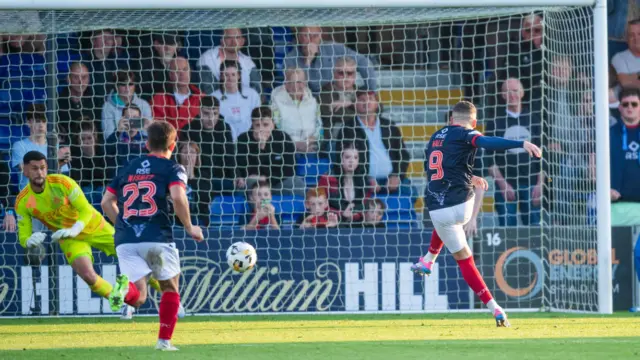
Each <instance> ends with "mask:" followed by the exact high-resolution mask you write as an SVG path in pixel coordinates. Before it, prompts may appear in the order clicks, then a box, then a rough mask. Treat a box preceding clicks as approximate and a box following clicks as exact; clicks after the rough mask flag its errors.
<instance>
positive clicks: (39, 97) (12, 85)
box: [3, 80, 47, 112]
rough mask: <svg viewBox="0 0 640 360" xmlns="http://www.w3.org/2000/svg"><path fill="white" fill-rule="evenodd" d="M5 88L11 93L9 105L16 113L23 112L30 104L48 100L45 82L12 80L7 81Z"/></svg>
mask: <svg viewBox="0 0 640 360" xmlns="http://www.w3.org/2000/svg"><path fill="white" fill-rule="evenodd" d="M3 88H4V89H5V90H8V91H9V104H10V105H11V109H12V110H13V111H16V112H23V111H24V110H25V109H26V108H27V106H28V104H30V103H41V102H44V101H45V100H46V99H47V90H46V85H45V83H44V81H38V80H22V81H21V80H10V81H5V83H4V86H3Z"/></svg>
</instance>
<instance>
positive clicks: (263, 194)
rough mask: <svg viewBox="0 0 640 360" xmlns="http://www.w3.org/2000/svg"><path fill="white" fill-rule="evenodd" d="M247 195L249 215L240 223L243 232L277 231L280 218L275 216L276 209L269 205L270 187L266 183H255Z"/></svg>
mask: <svg viewBox="0 0 640 360" xmlns="http://www.w3.org/2000/svg"><path fill="white" fill-rule="evenodd" d="M250 189H251V192H250V193H249V199H248V200H249V206H251V213H250V214H249V213H248V214H246V215H245V216H244V219H243V220H242V223H241V224H240V225H244V226H243V229H245V230H262V229H273V230H279V229H280V223H281V222H282V221H281V219H280V217H279V216H278V215H276V209H275V208H274V207H273V205H271V187H270V186H269V183H268V182H266V181H258V182H255V183H254V184H253V185H252V186H251V188H250Z"/></svg>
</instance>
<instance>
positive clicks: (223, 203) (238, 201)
mask: <svg viewBox="0 0 640 360" xmlns="http://www.w3.org/2000/svg"><path fill="white" fill-rule="evenodd" d="M245 204H246V200H245V198H244V196H216V197H215V198H214V199H213V202H212V203H211V223H212V224H218V225H233V224H236V223H238V220H239V219H240V215H242V214H244V213H245V211H246V210H245Z"/></svg>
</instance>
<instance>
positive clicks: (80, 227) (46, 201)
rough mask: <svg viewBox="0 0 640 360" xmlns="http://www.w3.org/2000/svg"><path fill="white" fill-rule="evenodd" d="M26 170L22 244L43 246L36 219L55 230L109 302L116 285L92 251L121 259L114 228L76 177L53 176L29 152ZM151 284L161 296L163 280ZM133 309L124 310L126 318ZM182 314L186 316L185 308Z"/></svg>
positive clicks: (20, 202)
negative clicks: (101, 272)
mask: <svg viewBox="0 0 640 360" xmlns="http://www.w3.org/2000/svg"><path fill="white" fill-rule="evenodd" d="M22 171H23V173H24V176H25V177H26V178H27V179H29V184H27V186H25V188H24V189H23V190H22V191H21V192H20V193H19V194H18V197H17V198H16V205H15V208H16V213H17V215H18V239H19V241H20V245H21V246H22V247H24V248H27V249H28V250H29V249H33V248H37V247H42V246H43V243H44V241H45V239H46V237H47V235H46V234H45V233H44V232H35V233H34V232H33V225H32V220H33V219H34V218H35V219H37V220H39V221H40V222H41V223H42V224H44V225H45V226H46V227H47V228H48V229H49V230H51V231H53V235H51V239H52V240H53V241H54V242H58V244H59V245H60V249H61V250H62V252H63V253H64V256H65V258H66V260H67V262H68V263H69V265H71V267H72V268H73V270H74V271H75V272H76V273H77V274H78V275H79V276H80V277H81V278H82V280H83V281H84V282H85V283H87V285H89V288H90V289H91V291H93V292H94V293H96V294H98V295H100V296H101V297H103V298H105V299H108V298H109V295H110V294H111V291H112V290H113V286H112V284H111V283H109V282H108V281H106V280H105V279H103V278H102V277H101V276H100V275H98V274H97V273H96V272H95V270H94V269H93V253H92V248H95V249H97V250H99V251H102V252H103V253H104V254H106V255H108V256H116V250H115V245H114V238H113V236H114V233H115V230H114V228H113V226H112V225H111V224H110V223H108V222H107V221H106V220H105V218H104V217H103V216H102V215H101V214H100V213H99V212H98V211H97V210H96V209H95V208H94V207H93V206H92V205H91V204H90V203H89V201H87V198H86V197H85V196H84V193H83V192H82V189H81V188H80V186H79V185H78V184H77V183H76V182H75V181H74V180H73V179H71V178H69V177H67V176H65V175H60V174H49V175H47V171H48V168H47V159H46V157H45V156H44V155H43V154H42V153H40V152H38V151H30V152H28V153H26V154H25V155H24V157H23V163H22ZM150 285H151V287H153V288H154V289H156V291H158V292H160V287H159V284H158V282H157V281H155V280H154V281H150ZM127 310H128V309H127V308H123V315H124V314H126V312H127ZM180 310H181V311H180V316H182V315H183V314H184V310H183V309H182V306H181V309H180ZM124 318H130V316H129V317H126V316H125V317H124Z"/></svg>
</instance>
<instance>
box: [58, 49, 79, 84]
mask: <svg viewBox="0 0 640 360" xmlns="http://www.w3.org/2000/svg"><path fill="white" fill-rule="evenodd" d="M57 57H58V64H57V66H58V78H65V77H66V76H67V74H68V73H69V65H71V63H72V62H74V61H79V60H80V59H81V56H80V54H79V53H77V52H75V51H73V50H59V51H58V54H57Z"/></svg>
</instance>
